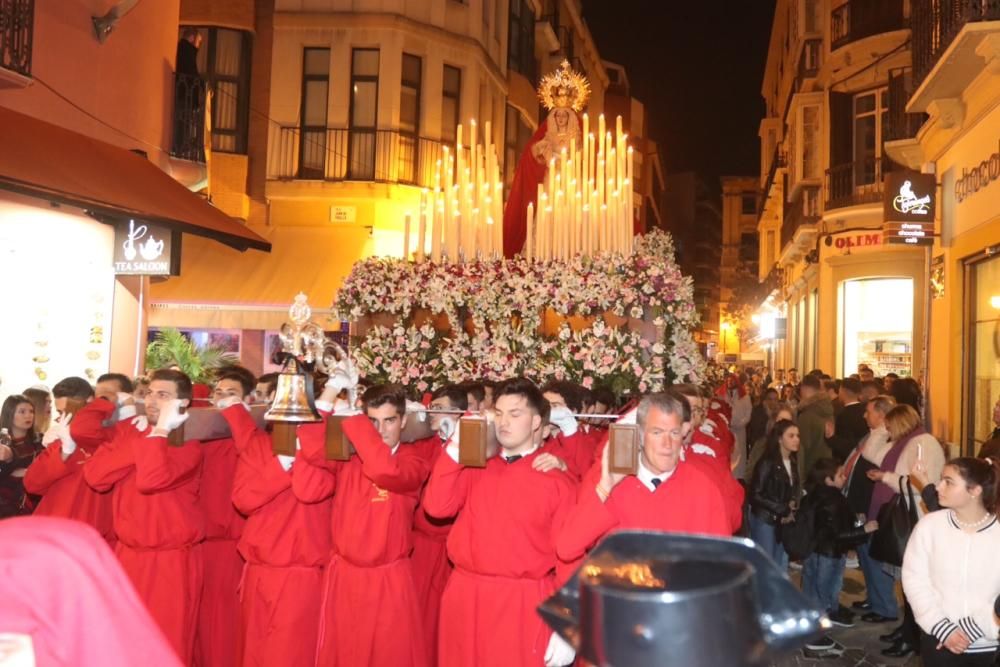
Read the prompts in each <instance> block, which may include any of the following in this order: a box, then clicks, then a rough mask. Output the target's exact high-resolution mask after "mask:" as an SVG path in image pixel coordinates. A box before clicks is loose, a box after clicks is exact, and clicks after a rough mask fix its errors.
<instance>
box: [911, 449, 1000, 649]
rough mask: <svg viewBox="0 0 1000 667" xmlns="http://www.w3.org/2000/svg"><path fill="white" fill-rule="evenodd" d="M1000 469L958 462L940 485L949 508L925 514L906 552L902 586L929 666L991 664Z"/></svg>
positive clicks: (998, 585)
mask: <svg viewBox="0 0 1000 667" xmlns="http://www.w3.org/2000/svg"><path fill="white" fill-rule="evenodd" d="M998 482H1000V466H998V465H997V463H996V462H994V461H992V460H990V459H974V458H958V459H952V460H951V461H949V462H948V464H947V465H946V466H945V468H944V472H943V473H942V475H941V480H940V481H939V482H938V483H937V485H936V486H937V491H938V498H939V501H940V504H941V506H942V507H943V508H945V509H943V510H941V511H939V512H932V513H930V514H928V515H927V516H925V517H924V518H923V519H921V520H920V521H919V522H918V523H917V526H916V528H914V530H913V534H912V535H910V540H909V543H908V544H907V546H906V555H905V556H904V557H903V590H904V591H905V593H906V597H907V598H908V599H909V601H910V605H912V607H913V613H914V615H915V616H916V619H917V623H918V624H919V625H920V629H921V638H920V646H921V651H920V657H921V658H922V660H923V664H924V665H925V667H944V666H950V665H956V666H962V667H965V666H967V667H988V666H989V665H991V664H992V662H993V656H994V654H995V653H996V650H997V631H998V627H997V623H996V620H995V618H994V616H993V605H994V601H995V600H996V598H997V595H998V594H1000V567H997V556H998V554H1000V524H998V523H997V517H996V512H997V486H998Z"/></svg>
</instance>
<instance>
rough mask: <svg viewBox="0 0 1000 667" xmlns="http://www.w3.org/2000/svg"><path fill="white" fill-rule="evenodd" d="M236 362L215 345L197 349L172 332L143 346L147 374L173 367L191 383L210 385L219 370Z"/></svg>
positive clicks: (234, 357) (235, 358)
mask: <svg viewBox="0 0 1000 667" xmlns="http://www.w3.org/2000/svg"><path fill="white" fill-rule="evenodd" d="M238 362H239V357H237V356H236V355H235V354H233V353H232V352H226V351H225V350H223V349H222V348H221V347H219V346H216V345H205V346H202V347H199V346H197V345H195V344H194V343H193V342H192V341H190V340H188V339H187V338H186V337H185V336H184V334H182V333H181V332H180V331H179V330H177V329H174V328H166V329H161V330H160V331H158V332H156V336H155V337H154V338H153V340H152V342H150V343H149V345H147V346H146V370H155V369H157V368H168V367H170V366H176V367H177V368H179V369H180V370H181V371H182V372H183V373H184V374H186V375H187V376H188V377H189V378H191V381H192V382H210V381H211V380H212V375H213V374H214V373H215V372H216V371H217V370H218V369H220V368H225V367H226V366H232V365H234V364H236V363H238Z"/></svg>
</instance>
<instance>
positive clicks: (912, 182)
mask: <svg viewBox="0 0 1000 667" xmlns="http://www.w3.org/2000/svg"><path fill="white" fill-rule="evenodd" d="M936 200H937V181H936V180H935V178H934V174H921V173H920V172H916V171H910V170H901V171H891V172H889V173H888V174H886V176H885V188H884V195H883V200H882V217H883V220H884V221H885V222H884V224H883V226H882V240H883V241H884V242H885V243H902V244H906V245H933V244H934V213H935V210H936V206H935V204H936V203H937V201H936Z"/></svg>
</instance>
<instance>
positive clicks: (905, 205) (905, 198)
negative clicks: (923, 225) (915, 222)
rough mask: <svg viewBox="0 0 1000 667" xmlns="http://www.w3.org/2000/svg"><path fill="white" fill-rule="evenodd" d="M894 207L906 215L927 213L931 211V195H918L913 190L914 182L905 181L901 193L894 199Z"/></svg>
mask: <svg viewBox="0 0 1000 667" xmlns="http://www.w3.org/2000/svg"><path fill="white" fill-rule="evenodd" d="M892 207H893V208H894V209H896V210H897V211H899V212H900V213H902V214H904V215H927V214H928V213H930V211H931V196H930V195H924V196H923V197H918V196H917V195H916V194H915V193H914V192H913V184H912V183H911V182H910V181H903V184H902V185H901V186H899V194H898V195H896V198H895V199H893V200H892Z"/></svg>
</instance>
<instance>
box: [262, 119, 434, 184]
mask: <svg viewBox="0 0 1000 667" xmlns="http://www.w3.org/2000/svg"><path fill="white" fill-rule="evenodd" d="M448 145H449V144H448V143H446V142H442V141H439V140H437V139H427V138H425V137H419V136H416V135H413V134H410V133H406V132H401V131H399V130H367V129H365V130H362V129H347V128H309V127H307V128H301V127H282V128H279V129H277V130H276V131H275V133H274V135H273V136H272V138H271V142H270V144H269V150H268V153H269V155H268V169H267V177H268V178H269V179H272V180H293V179H301V180H323V181H370V182H375V183H398V184H401V185H415V186H420V187H433V186H434V172H435V168H436V166H437V161H438V160H439V159H441V157H442V156H443V151H444V148H445V147H446V146H448Z"/></svg>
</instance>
